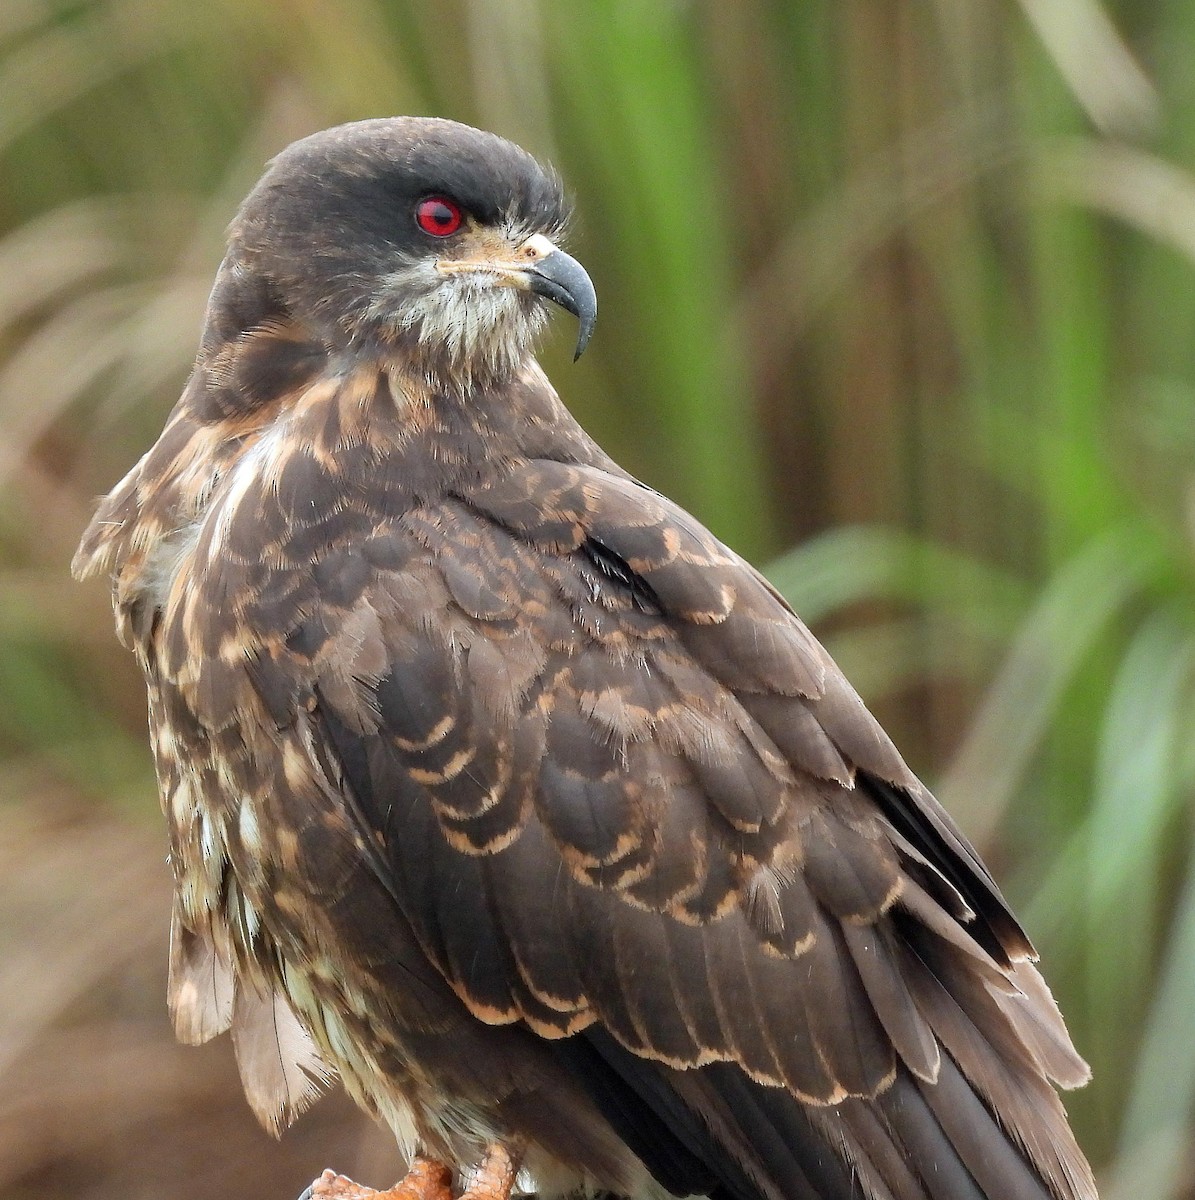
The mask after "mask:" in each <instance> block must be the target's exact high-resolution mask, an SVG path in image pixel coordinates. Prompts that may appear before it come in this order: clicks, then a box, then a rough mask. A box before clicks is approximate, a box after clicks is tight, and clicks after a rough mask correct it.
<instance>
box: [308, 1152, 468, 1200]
mask: <svg viewBox="0 0 1195 1200" xmlns="http://www.w3.org/2000/svg"><path fill="white" fill-rule="evenodd" d="M299 1200H452V1172H451V1171H450V1170H449V1169H448V1168H447V1167H446V1166H445V1165H444V1164H443V1163H442V1162H439V1161H438V1160H437V1159H434V1158H423V1157H422V1156H418V1155H417V1156H416V1157H415V1158H413V1159H412V1160H411V1166H410V1169H409V1170H408V1171H407V1173H406V1175H404V1176H403V1178H402V1179H400V1180H399V1181H398V1183H396V1184H395V1185H394V1186H393V1187H392V1188H387V1189H386V1190H385V1191H384V1192H379V1191H378V1190H377V1189H376V1188H371V1187H364V1186H363V1185H362V1184H359V1183H354V1182H353V1181H352V1180H351V1179H349V1178H348V1176H347V1175H337V1174H336V1172H335V1171H333V1170H331V1169H329V1170H326V1171H324V1172H323V1174H322V1175H320V1177H319V1178H318V1179H317V1180H316V1181H315V1182H314V1183H313V1184H312V1185H311V1186H310V1187H309V1188H308V1189H307V1190H306V1191H305V1192H304V1193H303V1195H302V1196H300V1197H299Z"/></svg>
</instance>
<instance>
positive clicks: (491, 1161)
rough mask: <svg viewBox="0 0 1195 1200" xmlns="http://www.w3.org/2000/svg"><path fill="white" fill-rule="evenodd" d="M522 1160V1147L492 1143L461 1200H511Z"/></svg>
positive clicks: (461, 1195)
mask: <svg viewBox="0 0 1195 1200" xmlns="http://www.w3.org/2000/svg"><path fill="white" fill-rule="evenodd" d="M522 1158H523V1148H522V1147H521V1146H513V1147H512V1146H507V1145H504V1144H503V1143H502V1142H491V1143H490V1145H488V1146H487V1147H486V1152H485V1157H484V1158H483V1159H482V1160H481V1162H480V1164H479V1165H478V1167H477V1169H476V1170H475V1171H474V1172H473V1173H472V1176H471V1178H470V1179H469V1184H468V1186H467V1187H466V1188H465V1190H464V1191H463V1192H461V1194H460V1200H510V1193H511V1189H512V1188H513V1187H514V1185H515V1179H516V1178H517V1177H518V1174H519V1164H520V1163H521V1161H522Z"/></svg>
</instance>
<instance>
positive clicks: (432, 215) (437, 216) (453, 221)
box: [415, 196, 465, 237]
mask: <svg viewBox="0 0 1195 1200" xmlns="http://www.w3.org/2000/svg"><path fill="white" fill-rule="evenodd" d="M415 220H416V221H418V222H419V228H420V229H422V230H423V232H424V233H430V234H431V235H432V237H448V236H449V235H451V234H454V233H456V231H457V230H458V229H460V227H461V225H462V224H463V223H464V220H465V218H464V217H463V216H462V215H461V210H460V206H459V205H458V204H457V203H456V202H455V201H453V200H449V199H448V197H447V196H428V198H427V199H426V200H420V201H419V203H418V204H417V205H415Z"/></svg>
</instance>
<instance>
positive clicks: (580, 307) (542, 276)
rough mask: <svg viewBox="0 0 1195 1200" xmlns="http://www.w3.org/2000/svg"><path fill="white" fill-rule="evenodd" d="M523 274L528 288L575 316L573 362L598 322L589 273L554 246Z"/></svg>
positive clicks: (580, 353)
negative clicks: (576, 322)
mask: <svg viewBox="0 0 1195 1200" xmlns="http://www.w3.org/2000/svg"><path fill="white" fill-rule="evenodd" d="M545 240H546V239H545ZM548 244H549V245H551V243H550V242H549V243H548ZM523 274H524V277H525V278H526V280H527V282H526V284H525V286H526V287H527V288H528V289H529V290H530V291H533V292H535V293H536V295H538V296H543V297H544V298H545V299H547V300H551V301H552V303H553V304H559V305H560V307H561V308H563V309H564V310H565V311H566V312H571V313H572V314H573V316H574V317H576V318H577V321H578V323H579V324H578V329H577V349H576V353H575V354H574V355H573V362H576V361H577V359H579V358H580V357H581V355H582V354H584V353H585V347H586V346H588V345H589V339H590V338H591V337H592V336H593V327H594V324H595V323H596V322H597V292H595V291H594V290H593V281H592V280H591V279H590V278H589V273H588V272H587V271H586V270H585V268H584V267H583V266H581V264H580V263H579V262H577V260H576V259H575V258H573V256H572V255H571V254H565V252H564V251H563V250H557V249H556V247H555V246H553V247H552V249H551V250H550V251H549V252H548V253H547V254H545V255H544V257H543V258H541V259H539V260H538V261H537V262H534V263H531V264H529V265H528V266H526V267H524V268H523Z"/></svg>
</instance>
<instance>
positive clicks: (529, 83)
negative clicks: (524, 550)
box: [0, 0, 1195, 1200]
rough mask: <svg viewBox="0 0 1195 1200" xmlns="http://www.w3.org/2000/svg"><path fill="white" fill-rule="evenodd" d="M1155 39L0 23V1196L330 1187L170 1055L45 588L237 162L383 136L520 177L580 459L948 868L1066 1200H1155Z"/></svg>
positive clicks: (360, 1157) (1184, 718) (1160, 371)
mask: <svg viewBox="0 0 1195 1200" xmlns="http://www.w3.org/2000/svg"><path fill="white" fill-rule="evenodd" d="M1193 59H1195V6H1193V5H1191V4H1190V3H1188V2H1187V0H1132V2H1130V0H1123V2H1121V3H1119V4H1110V3H1105V4H1100V3H1097V2H1096V0H1021V3H1020V5H1019V6H1018V5H1016V4H1011V3H1008V2H1007V0H967V2H960V0H939V2H938V3H927V2H924V0H787V2H786V0H733V2H731V0H708V2H705V3H699V2H696V0H691V2H685V0H473V2H471V3H468V2H465V0H458V2H455V3H453V2H450V0H439V2H437V3H435V4H430V3H428V4H424V3H413V2H412V3H406V2H403V0H372V2H371V0H202V2H196V0H3V2H2V3H0V483H2V492H0V778H2V779H3V784H4V787H3V795H4V799H3V802H2V803H0V950H2V954H3V957H2V959H0V995H2V996H3V997H4V1001H3V1003H2V1004H0V1074H2V1075H3V1077H4V1079H5V1080H6V1085H5V1087H4V1088H3V1089H2V1090H0V1192H4V1193H5V1194H7V1195H11V1196H13V1197H26V1196H27V1197H33V1196H37V1197H38V1198H39V1200H53V1198H56V1197H59V1196H62V1197H65V1196H67V1195H70V1196H74V1197H80V1198H89V1200H90V1198H99V1197H113V1198H115V1197H120V1198H121V1200H136V1198H137V1197H150V1196H154V1197H157V1196H165V1195H169V1196H171V1197H172V1198H173V1200H185V1198H186V1197H190V1196H196V1197H198V1196H212V1195H245V1196H253V1197H255V1198H256V1197H262V1198H263V1200H265V1198H266V1197H275V1196H277V1197H283V1196H287V1195H293V1194H296V1193H297V1191H298V1190H299V1188H300V1187H301V1186H302V1185H303V1183H304V1182H305V1181H306V1180H307V1179H309V1178H311V1177H312V1176H313V1175H314V1174H315V1173H316V1172H317V1171H318V1170H319V1169H320V1168H322V1167H323V1166H325V1165H327V1164H329V1163H332V1164H334V1165H336V1166H337V1167H338V1168H341V1169H347V1170H355V1171H358V1172H360V1174H361V1175H362V1176H364V1177H365V1178H367V1179H370V1180H371V1181H372V1182H375V1183H379V1184H380V1183H383V1182H386V1175H387V1173H388V1172H390V1171H392V1170H393V1168H394V1163H393V1158H392V1157H387V1155H388V1152H387V1151H386V1149H385V1148H384V1139H379V1138H378V1137H376V1136H375V1135H373V1134H371V1133H369V1132H368V1131H364V1132H363V1130H365V1127H364V1126H363V1125H362V1124H360V1123H359V1122H358V1121H357V1119H356V1118H355V1117H354V1116H352V1115H351V1114H350V1113H349V1112H348V1110H347V1108H346V1107H345V1106H344V1105H343V1104H338V1102H336V1101H334V1100H333V1101H325V1102H324V1103H322V1104H321V1105H320V1106H318V1107H317V1109H316V1110H315V1112H314V1113H313V1114H312V1115H311V1116H310V1117H308V1118H305V1119H304V1121H303V1122H302V1123H301V1125H300V1126H299V1128H298V1129H297V1130H295V1131H294V1132H293V1133H292V1134H290V1135H289V1137H288V1138H287V1140H286V1141H284V1142H283V1143H282V1145H281V1146H280V1147H276V1146H274V1145H273V1144H272V1143H270V1142H269V1141H268V1139H266V1137H265V1135H264V1134H261V1135H258V1134H257V1133H255V1132H254V1131H253V1129H252V1126H251V1118H250V1116H249V1113H248V1110H247V1108H245V1107H244V1105H243V1103H242V1101H241V1100H240V1099H239V1098H238V1096H237V1089H236V1085H235V1080H234V1076H233V1072H232V1069H231V1067H230V1056H229V1054H228V1050H227V1047H226V1046H213V1047H207V1048H205V1049H203V1050H192V1049H184V1048H181V1047H175V1046H173V1044H172V1043H171V1040H170V1035H169V1032H168V1030H167V1028H166V1022H165V1015H164V1004H163V1001H162V989H163V975H164V962H165V944H166V938H165V929H166V912H167V901H166V891H167V887H168V884H167V878H166V870H165V866H164V864H163V861H162V856H163V853H164V840H163V838H162V836H161V833H160V830H159V829H158V819H157V816H156V801H155V799H154V789H153V784H152V780H151V777H150V773H149V756H148V752H147V749H146V745H145V736H144V731H143V724H144V712H143V699H142V689H141V684H140V682H139V680H138V679H137V678H136V675H135V668H134V666H133V664H132V662H131V661H130V660H129V659H128V656H127V655H125V654H124V652H123V651H122V650H120V649H119V647H118V646H117V645H116V644H115V641H114V639H113V637H112V634H111V625H110V620H109V616H108V610H107V601H106V597H105V595H104V589H103V588H102V586H99V585H97V586H94V587H91V588H88V589H84V588H78V587H75V586H73V585H71V584H70V583H69V581H68V580H67V578H66V569H67V567H66V564H67V562H68V560H69V558H70V554H71V551H72V549H73V546H74V544H75V541H76V540H77V537H78V535H79V532H80V530H81V529H82V527H83V525H84V524H85V521H86V519H87V515H88V512H89V510H90V505H91V498H92V497H93V496H94V495H96V494H98V493H100V492H102V491H105V490H106V489H107V488H108V487H109V486H110V485H111V484H112V483H113V482H114V481H115V480H116V479H117V478H118V477H119V476H120V475H121V474H123V472H124V471H125V470H126V469H127V467H128V466H129V465H130V463H131V462H132V461H133V460H134V459H135V457H136V456H137V455H138V454H140V453H141V452H142V450H143V449H144V448H145V447H146V446H148V444H149V443H150V442H151V441H152V439H153V437H154V436H155V434H156V431H157V430H158V429H159V428H160V426H161V422H162V419H163V417H164V415H165V413H166V411H167V409H168V407H169V405H170V404H171V402H172V399H173V397H174V395H175V394H176V392H177V389H178V387H179V385H180V383H181V381H182V380H183V378H184V377H185V374H186V371H187V368H188V365H189V359H190V357H191V355H192V353H193V348H194V345H195V341H196V336H197V331H198V326H199V321H200V318H201V313H202V309H203V304H204V299H205V295H206V290H207V288H208V286H209V283H210V279H211V276H212V273H213V271H214V268H215V265H216V263H217V262H218V260H219V257H220V253H221V237H222V230H223V227H224V225H225V223H226V222H227V220H228V218H229V216H230V215H231V213H232V211H233V209H234V206H235V204H236V203H237V201H238V200H239V199H240V197H241V196H242V195H243V194H244V193H245V192H246V191H247V189H248V188H249V187H250V186H251V184H252V183H253V181H254V180H255V178H256V177H257V175H258V173H259V171H260V169H261V167H262V164H263V162H264V160H265V159H266V158H267V157H268V156H269V155H270V154H272V153H273V152H274V151H276V150H277V149H279V148H280V147H282V146H283V145H284V144H285V143H287V142H288V141H290V140H291V139H293V138H295V137H298V136H300V135H302V134H305V133H308V132H310V131H312V130H314V129H317V128H320V127H322V126H326V125H330V124H334V123H336V122H340V121H346V120H352V119H355V118H358V117H363V116H369V115H378V114H389V113H396V112H418V113H439V114H442V115H446V116H452V117H456V118H458V119H462V120H466V121H470V122H472V123H475V124H481V125H484V126H486V127H489V128H492V129H495V130H497V131H499V132H501V133H504V134H506V135H508V136H510V137H513V138H515V139H516V140H519V141H521V142H522V143H523V144H525V145H527V146H528V147H529V148H531V149H533V150H534V151H536V152H537V153H539V154H541V155H544V156H546V157H548V158H550V159H552V160H553V161H554V162H555V163H556V165H557V166H558V167H559V168H560V169H561V171H562V173H563V174H564V175H565V177H566V179H567V180H568V182H569V184H570V186H571V188H572V190H573V191H574V193H575V195H576V196H577V198H578V202H579V205H578V206H579V219H578V223H577V230H576V236H575V239H574V243H573V248H574V249H575V250H576V252H577V253H578V254H579V256H580V257H581V258H582V259H583V261H585V262H586V264H587V265H588V266H589V268H590V270H591V272H592V274H593V277H594V279H595V281H596V283H597V286H598V291H599V293H600V295H601V300H602V320H601V324H600V327H599V331H598V335H597V338H596V340H595V342H594V344H593V347H592V348H591V349H590V351H589V353H588V354H587V355H586V357H585V358H584V359H583V360H582V361H581V363H580V364H579V365H578V366H577V367H575V368H574V367H573V366H572V365H571V364H569V362H568V353H567V351H568V347H569V345H571V341H570V336H569V335H561V336H560V337H559V338H555V337H554V338H552V339H551V341H550V344H549V346H548V348H547V351H546V356H547V359H548V360H549V361H548V366H549V369H550V371H551V373H552V375H553V376H554V378H555V379H556V380H557V382H558V384H559V385H560V387H561V390H562V392H563V393H564V394H565V396H566V399H567V400H568V401H569V402H570V404H571V405H572V406H573V407H574V409H575V410H576V411H577V412H578V414H579V415H580V416H581V418H582V419H583V421H584V422H585V423H586V424H587V425H588V426H589V428H590V429H591V430H592V431H593V432H594V433H595V434H596V435H598V437H599V438H600V439H601V440H602V441H603V442H604V443H605V444H606V445H607V447H608V448H609V449H610V450H611V452H612V453H614V454H615V456H616V457H618V458H619V459H620V460H621V461H622V462H623V463H625V464H626V465H627V466H628V467H629V468H631V469H633V470H634V471H636V472H637V473H638V474H639V475H641V476H642V477H643V478H644V479H646V480H649V481H650V482H652V483H653V484H655V485H657V486H658V487H660V488H662V489H663V490H665V491H667V492H669V493H671V494H672V495H674V496H675V497H676V498H677V499H679V500H681V501H682V502H684V503H685V504H686V505H688V506H689V507H690V508H692V509H693V510H694V511H695V512H697V513H698V515H699V516H701V517H702V518H703V519H704V520H706V521H707V522H708V523H709V524H710V525H711V526H712V527H713V528H714V529H715V530H716V531H718V532H719V533H720V534H721V535H722V536H724V537H725V538H726V539H728V540H729V541H731V542H732V543H734V544H735V545H736V546H737V547H739V548H740V549H742V550H743V551H744V552H746V553H748V554H749V555H751V556H752V557H754V558H756V560H757V561H768V560H770V561H772V563H773V568H772V573H773V576H774V578H775V579H776V580H777V581H778V583H779V584H780V586H781V587H782V588H783V589H784V590H785V591H786V593H787V594H788V595H789V596H790V597H791V598H792V599H793V601H794V602H795V603H796V605H797V606H798V608H799V609H800V610H801V611H803V613H804V615H805V616H806V617H807V618H808V619H809V620H810V621H811V622H812V623H813V624H814V625H815V628H817V629H818V631H819V632H821V633H822V634H823V635H824V636H826V637H827V638H828V640H829V642H830V644H831V646H832V648H833V649H834V651H835V653H836V654H837V655H838V656H839V658H840V660H841V661H842V663H843V666H844V667H845V668H846V669H847V671H848V674H850V675H851V676H852V678H853V679H854V680H855V681H856V683H857V685H858V686H859V687H860V690H862V691H863V693H864V694H865V696H866V697H867V698H868V699H869V701H870V702H871V703H872V704H873V706H874V707H875V708H876V709H877V710H878V711H879V713H880V715H881V716H882V717H883V719H884V720H885V722H886V723H887V724H888V726H889V728H890V729H891V730H892V732H893V733H894V735H895V736H896V738H897V740H898V742H899V743H900V744H901V745H902V746H903V747H904V748H905V749H906V752H907V754H908V756H909V757H910V759H911V760H912V762H913V764H914V765H915V767H917V768H918V769H919V770H920V771H921V772H922V773H923V774H924V775H925V776H926V777H927V779H928V780H929V781H930V782H931V783H933V784H935V785H937V787H938V789H939V791H940V793H941V795H942V798H943V799H944V801H945V802H946V804H947V805H948V806H949V807H950V808H952V810H953V811H954V812H955V813H956V814H957V815H958V816H959V818H960V820H961V821H962V823H963V825H964V826H965V827H966V828H967V829H968V831H969V832H971V833H972V834H973V835H974V836H975V838H976V839H977V840H978V841H979V842H980V843H981V845H982V846H983V847H984V849H985V851H986V852H987V853H988V854H989V855H990V856H991V858H992V859H993V861H994V864H995V866H996V869H997V873H998V874H999V875H1000V877H1001V878H1002V879H1004V880H1005V881H1007V890H1008V892H1009V893H1010V895H1011V897H1012V899H1013V900H1014V902H1015V904H1016V905H1017V907H1018V908H1019V909H1020V911H1021V912H1022V913H1023V915H1024V916H1025V918H1026V920H1027V923H1028V925H1029V927H1030V930H1031V932H1032V934H1033V935H1034V936H1035V938H1036V940H1037V942H1038V944H1039V947H1040V949H1041V950H1042V952H1043V956H1044V958H1045V963H1046V968H1047V974H1048V976H1049V978H1050V979H1051V981H1052V982H1053V984H1054V987H1055V990H1056V992H1057V993H1058V995H1059V997H1060V999H1061V1001H1062V1004H1063V1007H1064V1009H1065V1010H1066V1012H1067V1013H1068V1015H1069V1018H1070V1022H1071V1026H1072V1029H1073V1031H1074V1034H1075V1036H1076V1040H1077V1041H1078V1043H1079V1045H1080V1047H1081V1048H1082V1049H1083V1051H1084V1052H1085V1053H1086V1054H1087V1055H1088V1056H1089V1058H1090V1060H1091V1062H1092V1064H1093V1067H1094V1069H1095V1082H1094V1083H1093V1085H1092V1086H1091V1087H1090V1088H1088V1089H1087V1090H1086V1091H1084V1092H1082V1093H1079V1094H1077V1095H1075V1096H1073V1097H1071V1098H1070V1107H1071V1111H1072V1113H1073V1115H1074V1119H1075V1122H1076V1125H1077V1128H1078V1131H1079V1134H1080V1138H1081V1140H1082V1141H1083V1143H1084V1144H1085V1145H1086V1147H1087V1148H1088V1150H1089V1152H1090V1154H1091V1156H1092V1159H1093V1161H1094V1163H1095V1164H1096V1166H1097V1169H1098V1170H1099V1172H1100V1174H1101V1178H1102V1180H1103V1187H1104V1195H1105V1197H1106V1198H1107V1200H1127V1198H1129V1197H1137V1196H1142V1197H1150V1198H1151V1200H1167V1198H1169V1197H1179V1196H1193V1195H1195V1190H1193V1185H1192V1170H1191V1166H1192V1157H1191V1151H1192V1139H1191V1133H1192V1124H1191V1116H1192V1105H1193V1103H1195V1051H1193V1049H1192V1048H1193V1047H1195V869H1193V864H1192V861H1191V850H1190V847H1191V834H1190V828H1191V800H1192V776H1193V773H1195V752H1193V749H1192V747H1195V737H1192V732H1193V730H1195V712H1193V708H1192V700H1193V696H1192V672H1193V668H1195V572H1193V569H1192V536H1193V533H1195V476H1193V466H1195V263H1193V260H1195V71H1193V70H1192V67H1191V64H1192V61H1193Z"/></svg>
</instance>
